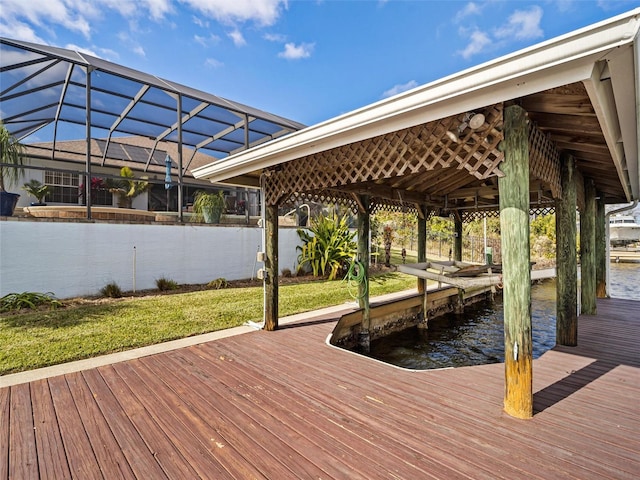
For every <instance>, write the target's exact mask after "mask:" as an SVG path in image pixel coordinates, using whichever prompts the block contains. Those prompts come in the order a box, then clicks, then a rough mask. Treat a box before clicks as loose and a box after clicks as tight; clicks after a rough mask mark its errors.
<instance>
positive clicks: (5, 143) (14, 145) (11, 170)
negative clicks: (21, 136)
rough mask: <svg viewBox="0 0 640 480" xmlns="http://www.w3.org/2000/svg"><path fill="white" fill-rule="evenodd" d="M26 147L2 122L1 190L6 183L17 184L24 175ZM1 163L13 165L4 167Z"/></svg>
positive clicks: (0, 149) (0, 129) (0, 137)
mask: <svg viewBox="0 0 640 480" xmlns="http://www.w3.org/2000/svg"><path fill="white" fill-rule="evenodd" d="M24 150H25V148H24V145H22V144H21V143H20V142H18V140H17V139H16V137H14V136H13V135H11V133H9V130H7V128H6V127H5V126H4V124H3V123H2V122H0V192H5V191H6V190H5V182H6V184H7V185H8V184H17V183H18V182H19V181H20V179H21V178H22V177H23V176H24V168H23V167H22V166H23V165H24V159H25V151H24ZM1 164H8V165H12V166H6V167H3V166H1Z"/></svg>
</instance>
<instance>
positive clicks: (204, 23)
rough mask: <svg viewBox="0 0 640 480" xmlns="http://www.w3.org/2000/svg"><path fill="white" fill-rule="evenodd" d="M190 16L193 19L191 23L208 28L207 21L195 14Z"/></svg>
mask: <svg viewBox="0 0 640 480" xmlns="http://www.w3.org/2000/svg"><path fill="white" fill-rule="evenodd" d="M191 18H192V19H193V23H195V24H196V25H198V26H199V27H202V28H209V22H208V21H206V20H203V19H201V18H200V17H196V16H195V15H193V16H192V17H191Z"/></svg>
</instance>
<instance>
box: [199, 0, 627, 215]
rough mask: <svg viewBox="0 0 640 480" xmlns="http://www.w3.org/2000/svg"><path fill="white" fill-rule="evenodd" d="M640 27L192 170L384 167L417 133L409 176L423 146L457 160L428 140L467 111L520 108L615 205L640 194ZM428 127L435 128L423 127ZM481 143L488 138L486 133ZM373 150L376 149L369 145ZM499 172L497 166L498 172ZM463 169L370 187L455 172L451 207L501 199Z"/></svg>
mask: <svg viewBox="0 0 640 480" xmlns="http://www.w3.org/2000/svg"><path fill="white" fill-rule="evenodd" d="M639 25H640V9H636V10H633V11H630V12H628V13H626V14H623V15H620V16H617V17H614V18H611V19H608V20H606V21H603V22H601V23H598V24H595V25H592V26H589V27H586V28H583V29H581V30H577V31H574V32H571V33H568V34H566V35H563V36H560V37H557V38H554V39H551V40H549V41H546V42H543V43H540V44H538V45H534V46H532V47H530V48H527V49H524V50H521V51H518V52H515V53H513V54H510V55H507V56H504V57H501V58H499V59H497V60H494V61H491V62H488V63H485V64H482V65H479V66H477V67H474V68H471V69H468V70H464V71H462V72H459V73H456V74H454V75H451V76H448V77H445V78H443V79H440V80H437V81H435V82H432V83H429V84H426V85H423V86H420V87H418V88H415V89H413V90H410V91H408V92H404V93H402V94H399V95H396V96H394V97H391V98H388V99H385V100H382V101H380V102H377V103H373V104H371V105H367V106H365V107H363V108H360V109H357V110H354V111H352V112H349V113H346V114H344V115H341V116H338V117H336V118H333V119H330V120H328V121H325V122H322V123H319V124H317V125H313V126H310V127H308V128H305V129H303V130H300V131H298V132H295V133H292V134H291V135H288V136H287V137H284V138H281V139H278V140H274V141H271V142H268V143H265V144H263V145H260V146H258V147H255V148H252V149H249V150H246V151H244V152H240V153H238V154H235V155H232V156H229V157H227V158H225V159H223V160H219V161H216V162H212V163H210V164H209V165H206V166H203V167H201V168H198V169H195V170H194V172H193V173H194V175H195V176H196V177H199V178H206V179H209V180H210V181H212V182H228V183H235V184H255V183H256V179H257V178H258V177H259V176H260V174H261V173H262V172H263V171H264V170H265V169H273V168H274V167H275V166H280V167H281V168H286V164H287V163H288V162H296V161H297V162H301V161H304V162H305V163H309V162H314V161H318V162H320V163H318V165H320V164H321V163H322V162H323V161H325V162H326V161H329V160H328V159H330V161H335V162H336V163H335V165H334V167H332V168H340V165H339V163H340V159H341V158H346V155H345V152H351V153H349V155H351V156H352V157H353V156H358V155H360V156H361V157H362V155H368V156H371V157H372V158H373V161H374V162H375V158H376V155H379V156H380V158H382V156H384V155H385V152H386V151H385V150H384V149H382V148H381V147H380V146H381V145H385V144H388V143H394V142H396V139H397V138H399V137H402V139H403V141H404V138H406V137H407V135H409V134H412V135H414V136H415V138H416V140H415V141H414V142H413V143H405V144H404V145H403V146H402V148H401V149H400V150H401V152H400V153H398V152H397V151H396V152H394V153H393V155H395V157H394V159H393V161H394V162H395V163H394V168H397V169H398V170H400V171H402V174H406V172H405V170H406V171H407V172H408V171H410V170H411V168H407V169H404V168H402V167H401V166H400V167H398V164H399V163H400V164H402V162H405V161H406V162H408V161H410V159H409V156H410V154H411V152H417V151H419V150H420V149H422V150H429V152H438V151H446V152H448V153H447V155H451V154H452V152H453V154H457V153H458V152H460V151H461V148H453V147H452V145H453V144H452V143H450V140H448V139H447V135H439V136H438V140H437V142H438V145H434V144H428V141H431V140H428V141H427V140H424V138H426V137H434V132H436V130H437V129H436V126H439V127H441V126H444V127H447V126H452V127H455V125H459V124H461V123H462V122H463V121H464V120H463V119H464V113H465V112H474V111H476V112H477V111H483V112H485V111H491V110H492V109H495V107H496V106H498V107H500V106H501V105H504V104H507V103H517V104H520V105H521V106H522V107H523V108H525V110H527V112H528V115H529V118H530V120H531V121H532V122H533V124H534V125H535V126H536V128H537V129H538V130H539V131H540V132H542V133H543V134H544V136H545V137H546V138H548V139H549V140H550V141H551V142H552V143H553V144H554V145H555V146H556V148H557V149H558V150H559V151H567V152H569V153H571V154H572V155H573V156H574V158H575V159H576V162H577V165H578V168H579V170H580V172H581V173H582V175H583V176H585V177H589V178H592V179H594V181H595V182H596V188H597V189H598V190H599V191H600V192H602V193H603V194H604V195H605V197H606V201H607V203H617V202H625V201H630V200H632V199H635V198H639V196H640V178H639V172H638V145H639V134H638V115H639V113H638V105H639V98H640V96H639V94H638V88H639V87H638V78H639V74H638V65H639V63H640V59H639V53H638V52H639V48H638V31H639ZM420 126H429V128H428V129H427V130H425V131H424V132H421V131H417V130H416V128H419V127H420ZM432 127H433V128H432ZM491 128H492V129H493V130H494V134H495V135H500V134H501V132H500V129H501V128H502V125H501V124H500V123H499V122H496V123H494V124H492V125H491ZM495 135H494V136H495ZM479 140H481V141H483V142H486V136H485V138H483V139H479ZM418 141H421V142H423V143H421V144H418V143H417V142H418ZM476 141H478V139H476ZM366 142H368V143H366ZM372 144H374V147H375V149H374V148H373V147H372V148H370V146H371V145H372ZM494 147H495V148H494ZM385 148H386V147H385ZM376 149H377V150H376ZM374 150H376V153H374ZM468 150H469V148H468V147H467V146H464V148H463V149H462V151H463V152H467V154H469V156H473V155H476V152H469V151H468ZM490 150H491V152H490V153H493V154H494V155H496V158H497V160H496V162H497V161H499V160H500V159H499V153H498V150H499V148H497V147H496V146H495V145H494V146H493V147H492V148H491V149H490ZM358 152H360V153H358ZM389 155H391V154H389ZM434 163H437V162H434ZM441 163H442V162H441ZM296 165H298V166H300V165H301V163H297V164H296ZM496 166H497V163H494V164H493V165H492V168H493V169H494V170H495V171H497V169H496ZM462 167H465V164H464V163H460V165H459V166H456V165H455V164H454V166H451V162H450V161H448V162H447V163H446V168H445V167H442V168H440V170H438V169H436V170H435V171H434V172H435V173H432V172H426V173H423V174H421V175H407V178H413V179H415V180H413V181H412V180H406V179H405V178H404V177H403V178H400V176H401V175H399V176H398V177H394V178H389V177H390V175H388V174H385V173H384V172H382V174H381V175H379V177H378V178H377V179H376V181H375V184H376V185H373V184H371V182H370V184H369V185H366V186H363V187H362V188H361V190H362V191H363V192H364V191H366V190H367V189H369V190H371V189H373V188H374V187H375V188H377V189H378V191H380V188H381V187H388V188H389V189H396V190H397V191H402V192H403V193H404V194H409V193H413V194H416V193H417V194H418V195H421V196H422V198H426V197H428V195H429V194H430V192H432V190H430V189H433V188H436V186H438V185H440V186H441V187H442V185H443V182H442V178H444V177H443V175H445V174H446V175H448V177H447V178H450V177H451V178H453V177H452V176H459V177H460V178H459V179H454V181H451V182H449V185H450V188H449V189H448V190H447V189H445V188H444V187H442V188H441V189H440V191H438V194H439V195H440V198H445V202H446V199H447V195H448V194H450V193H452V192H454V191H460V190H461V189H467V190H468V193H469V195H467V200H466V203H462V205H466V206H467V207H469V208H471V207H472V206H473V204H474V203H475V207H476V208H477V206H478V193H477V192H478V190H479V189H481V188H485V189H492V188H494V187H495V192H489V196H491V197H492V198H495V195H496V194H497V184H496V183H497V182H493V183H492V182H491V179H490V178H486V177H484V178H478V177H480V176H479V175H475V176H474V174H477V172H471V173H472V175H469V174H468V173H469V172H465V169H464V168H462ZM443 172H444V173H443ZM489 173H491V172H489ZM465 174H466V175H465ZM438 175H440V176H438ZM462 175H465V177H464V178H462V177H461V176H462ZM343 180H344V179H339V181H338V183H340V184H341V185H339V186H340V188H347V187H345V185H342V183H349V180H348V179H347V180H344V182H343ZM337 186H338V185H337ZM351 188H352V190H351V191H356V190H353V186H351ZM347 190H348V188H347ZM472 191H475V192H476V193H475V194H472V193H471V192H472ZM401 194H402V193H399V194H398V195H399V196H400V195H401ZM474 196H475V200H473V199H472V197H474ZM400 198H402V197H400ZM494 203H495V202H494Z"/></svg>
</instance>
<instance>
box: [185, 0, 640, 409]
mask: <svg viewBox="0 0 640 480" xmlns="http://www.w3.org/2000/svg"><path fill="white" fill-rule="evenodd" d="M639 27H640V9H636V10H634V11H631V12H628V13H626V14H623V15H620V16H617V17H614V18H611V19H609V20H606V21H604V22H601V23H598V24H595V25H592V26H589V27H587V28H584V29H581V30H577V31H575V32H572V33H569V34H566V35H563V36H561V37H558V38H554V39H551V40H549V41H546V42H543V43H541V44H538V45H535V46H532V47H530V48H527V49H524V50H521V51H518V52H516V53H513V54H510V55H507V56H505V57H502V58H499V59H497V60H495V61H491V62H488V63H486V64H483V65H480V66H478V67H475V68H471V69H468V70H465V71H462V72H460V73H457V74H454V75H451V76H448V77H446V78H443V79H441V80H438V81H435V82H432V83H429V84H426V85H423V86H420V87H418V88H415V89H413V90H411V91H408V92H405V93H402V94H399V95H397V96H394V97H391V98H388V99H385V100H383V101H380V102H377V103H374V104H372V105H368V106H366V107H363V108H360V109H358V110H355V111H353V112H349V113H346V114H344V115H341V116H338V117H336V118H334V119H331V120H328V121H326V122H323V123H320V124H318V125H314V126H311V127H308V128H306V129H303V130H300V131H298V132H295V133H292V134H290V135H288V136H286V137H284V138H281V139H279V140H276V141H272V142H268V143H265V144H263V145H260V146H258V147H256V148H252V149H249V150H247V151H245V152H241V153H238V154H236V155H232V156H230V157H228V158H225V159H223V160H220V161H216V162H212V163H211V164H210V165H207V166H204V167H201V168H199V169H197V170H195V171H194V175H195V176H196V177H199V178H206V179H209V180H210V181H212V182H226V183H230V184H237V185H255V184H256V183H258V181H259V183H260V185H261V188H262V191H263V195H264V202H265V234H266V247H265V249H266V252H265V253H266V256H265V268H266V272H267V275H266V277H265V292H266V295H265V328H266V329H267V330H275V329H277V328H278V273H279V269H278V224H277V219H278V207H279V206H284V205H293V204H294V203H295V202H297V201H300V200H319V201H324V202H336V203H341V204H344V205H348V206H349V207H351V208H352V209H353V210H354V211H356V212H357V214H358V238H359V243H358V257H359V260H360V261H361V262H362V263H363V265H365V266H366V264H367V262H366V259H368V257H369V245H368V243H367V239H368V232H369V215H370V214H372V213H375V212H376V211H377V210H379V209H395V210H403V211H406V210H413V211H415V212H417V214H418V217H419V222H418V228H419V241H418V255H419V258H418V261H419V262H425V261H426V257H425V248H424V245H425V240H426V221H427V219H428V218H429V217H430V216H431V215H435V214H438V215H442V214H450V215H453V216H454V219H455V224H456V232H457V233H458V235H457V241H456V245H455V248H454V258H455V259H457V260H460V258H461V250H462V239H461V232H462V223H463V222H464V221H466V220H470V219H474V218H477V217H480V216H484V215H487V214H488V215H495V216H499V217H500V223H501V234H502V254H503V260H502V265H503V270H502V282H503V285H504V312H505V313H504V317H505V397H504V409H505V411H506V412H507V413H508V414H510V415H512V416H515V417H519V418H529V417H531V416H532V415H533V391H532V345H531V343H532V340H531V331H532V329H531V293H530V289H531V273H530V254H529V218H530V215H531V214H532V213H541V212H552V211H555V213H556V231H557V276H558V281H557V335H556V342H557V343H558V344H559V345H568V346H575V345H577V342H578V338H577V318H578V275H577V260H576V258H577V251H576V237H577V228H576V208H578V209H579V211H580V245H581V251H580V258H581V270H582V273H581V277H582V278H581V289H580V290H581V295H580V305H581V311H582V313H587V314H589V313H592V314H595V313H596V296H597V295H598V294H600V295H604V294H605V293H604V291H605V288H606V279H605V272H606V256H605V245H606V235H605V204H612V203H624V202H630V201H633V200H634V199H638V198H639V196H640V188H639V184H640V178H639V174H638V144H639V133H638V115H639V111H638V105H639V104H640V100H639V94H638V91H639V87H638V82H639V76H640V75H639V73H638V68H639V67H638V66H639V64H640V53H639V48H638V35H639ZM365 268H366V267H365ZM419 288H425V285H424V282H419ZM361 294H362V296H361V299H360V307H361V308H362V309H363V316H362V322H361V326H360V336H361V339H362V344H363V345H366V344H367V342H368V337H369V316H368V312H369V300H368V297H367V294H366V286H365V285H362V286H361Z"/></svg>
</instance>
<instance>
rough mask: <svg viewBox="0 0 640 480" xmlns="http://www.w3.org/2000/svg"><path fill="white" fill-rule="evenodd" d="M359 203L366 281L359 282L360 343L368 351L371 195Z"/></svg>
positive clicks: (360, 246) (360, 254) (360, 256)
mask: <svg viewBox="0 0 640 480" xmlns="http://www.w3.org/2000/svg"><path fill="white" fill-rule="evenodd" d="M358 203H359V208H358V217H357V227H358V261H359V262H360V265H361V267H362V268H364V281H363V282H362V283H359V284H358V304H359V306H360V308H361V309H362V324H361V325H360V335H359V338H358V344H359V347H360V349H361V350H362V351H365V352H368V351H369V349H370V340H371V338H370V334H369V330H370V326H371V310H370V307H369V255H370V252H369V228H370V216H369V197H368V196H367V195H361V196H360V197H359V202H358Z"/></svg>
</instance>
